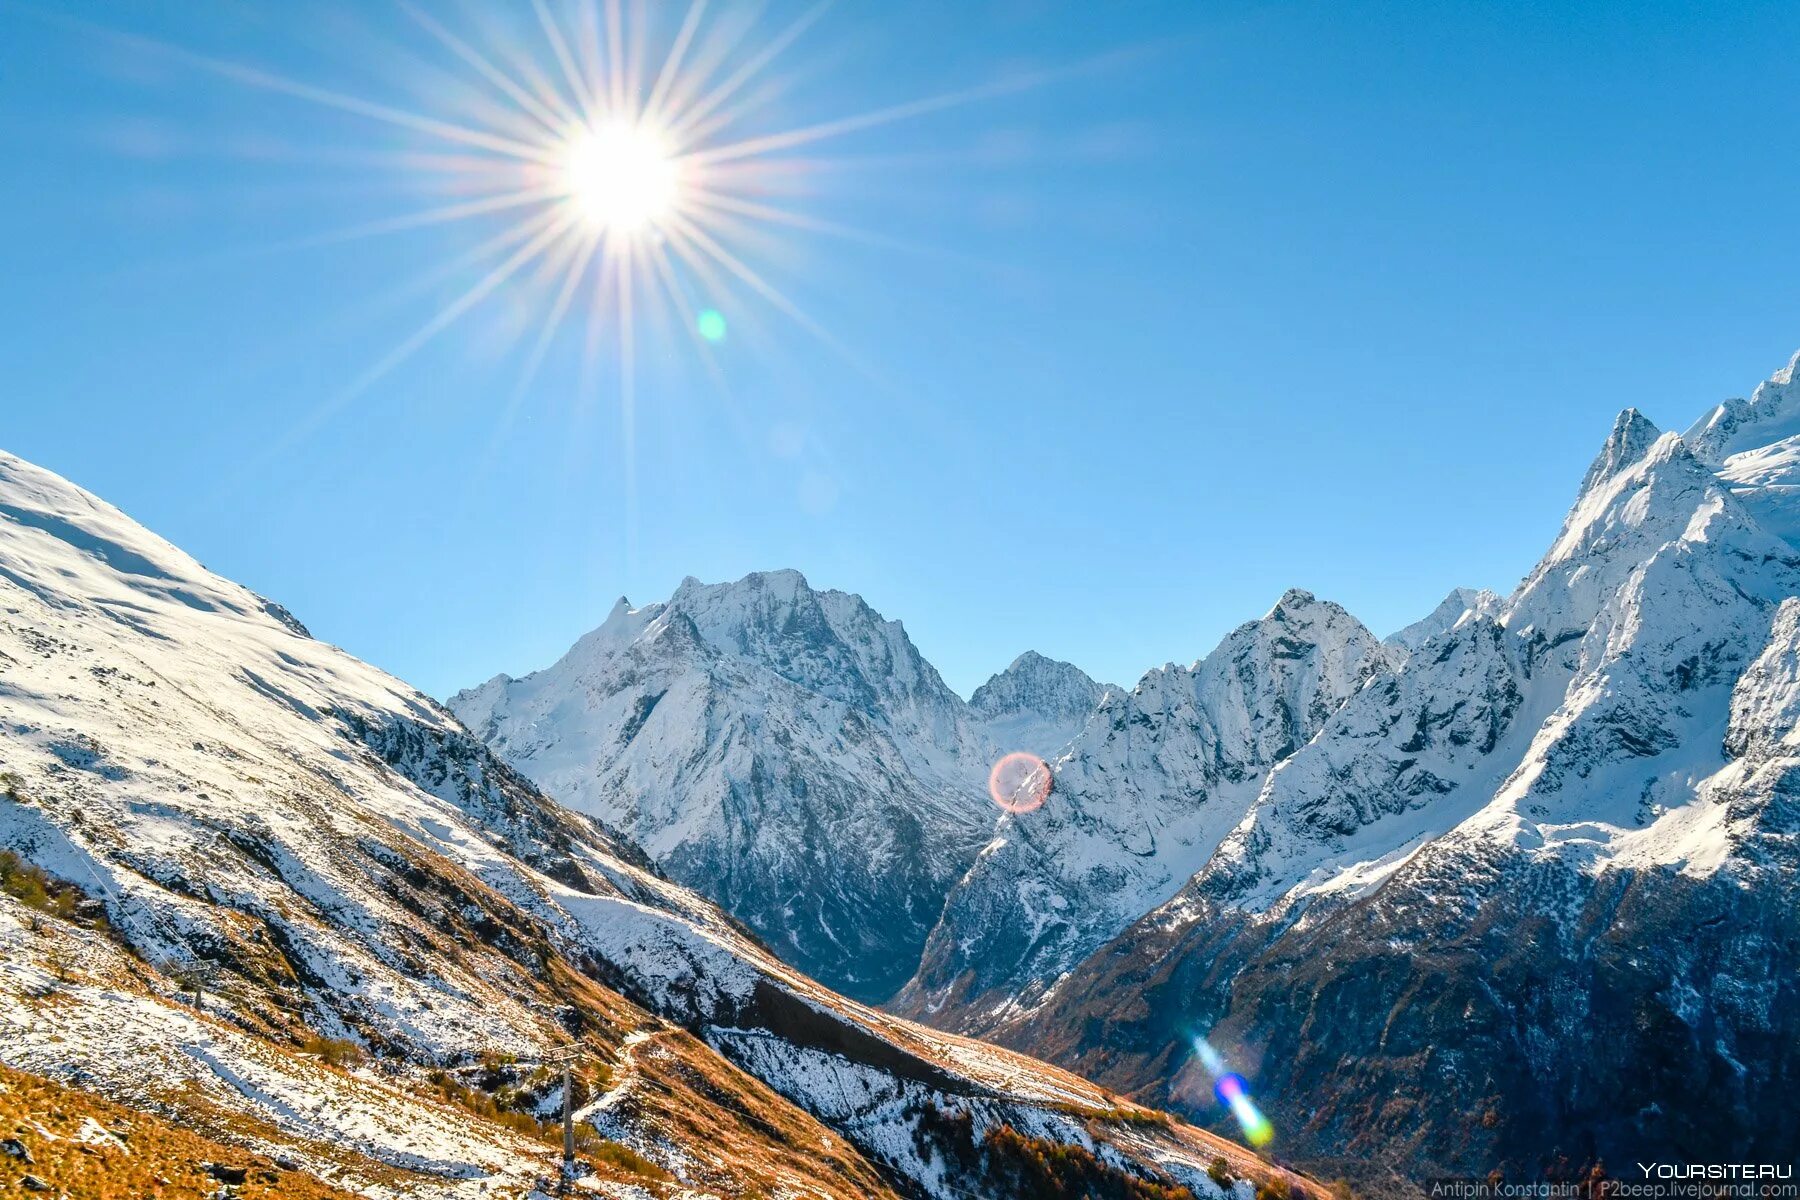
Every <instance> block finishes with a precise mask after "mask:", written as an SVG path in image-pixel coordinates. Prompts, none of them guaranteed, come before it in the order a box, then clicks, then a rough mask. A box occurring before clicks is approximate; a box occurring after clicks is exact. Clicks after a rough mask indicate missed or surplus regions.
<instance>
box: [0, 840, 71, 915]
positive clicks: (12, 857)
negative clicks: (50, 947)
mask: <svg viewBox="0 0 1800 1200" xmlns="http://www.w3.org/2000/svg"><path fill="white" fill-rule="evenodd" d="M0 892H5V893H6V894H7V895H9V896H11V897H12V898H13V899H15V900H17V901H19V903H21V904H23V905H25V906H26V907H27V908H33V909H36V910H37V911H38V912H42V913H49V914H50V915H51V916H53V917H60V918H62V919H63V920H65V921H67V920H72V919H73V918H74V917H75V915H76V913H77V912H79V911H80V909H81V902H82V901H83V900H84V899H86V896H84V895H83V894H82V892H81V889H80V888H77V887H73V886H71V885H69V884H65V883H61V882H59V881H58V880H57V879H56V878H54V877H53V876H52V875H50V873H49V872H47V871H45V870H43V869H42V868H40V867H36V866H34V865H32V864H31V863H28V862H26V861H25V860H24V859H22V858H20V857H19V856H18V855H17V854H16V853H14V852H13V851H11V850H0Z"/></svg>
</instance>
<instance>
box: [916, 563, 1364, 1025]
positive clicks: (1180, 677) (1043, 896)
mask: <svg viewBox="0 0 1800 1200" xmlns="http://www.w3.org/2000/svg"><path fill="white" fill-rule="evenodd" d="M1388 662H1389V658H1388V652H1387V651H1386V650H1385V649H1384V648H1383V647H1382V645H1381V644H1380V642H1379V641H1378V640H1377V639H1376V638H1375V636H1374V635H1373V634H1371V633H1370V632H1369V631H1368V630H1367V629H1365V628H1364V627H1363V626H1362V624H1361V623H1359V622H1358V621H1357V620H1356V619H1355V618H1354V617H1352V616H1350V614H1348V613H1347V612H1345V611H1344V610H1343V609H1342V608H1340V607H1339V606H1338V605H1336V604H1332V603H1330V602H1328V601H1320V600H1318V599H1316V598H1314V597H1313V596H1312V595H1311V594H1310V593H1307V592H1303V591H1299V590H1294V591H1290V592H1288V593H1287V594H1285V595H1284V596H1282V597H1281V599H1280V600H1279V601H1278V602H1277V603H1276V605H1275V607H1274V608H1272V609H1271V610H1270V611H1269V612H1268V613H1267V614H1266V615H1265V616H1263V617H1262V618H1261V619H1259V620H1256V621H1250V622H1247V623H1245V624H1244V625H1242V626H1240V627H1238V628H1237V629H1236V630H1234V631H1233V632H1232V633H1230V634H1229V635H1227V636H1226V638H1225V639H1224V640H1223V641H1222V642H1221V643H1220V644H1219V646H1218V648H1217V649H1215V650H1214V651H1213V652H1212V653H1211V654H1210V655H1208V656H1207V657H1206V658H1205V659H1202V660H1201V661H1199V662H1197V663H1195V664H1194V665H1192V666H1189V667H1178V666H1175V665H1172V664H1171V665H1169V666H1165V667H1162V668H1159V669H1157V670H1154V671H1151V672H1150V673H1149V674H1147V675H1145V676H1144V678H1143V679H1142V680H1141V681H1140V682H1139V683H1138V685H1137V687H1136V688H1135V689H1134V690H1133V691H1131V692H1129V693H1126V692H1113V693H1109V694H1108V695H1107V697H1106V699H1105V701H1104V703H1103V704H1102V706H1101V708H1100V711H1099V712H1098V713H1097V714H1095V716H1094V717H1093V718H1092V719H1090V720H1089V721H1088V723H1087V724H1086V726H1085V728H1084V729H1083V731H1082V733H1081V734H1080V736H1079V737H1078V738H1077V739H1076V741H1075V742H1074V743H1073V744H1072V745H1071V746H1070V747H1069V749H1068V751H1067V753H1066V754H1065V755H1064V756H1063V757H1062V758H1061V759H1060V760H1058V762H1057V763H1056V775H1055V785H1054V790H1053V791H1052V793H1051V796H1050V799H1049V801H1048V802H1047V803H1046V804H1045V805H1044V806H1043V807H1042V808H1041V809H1039V810H1038V811H1036V812H1032V813H1028V814H1024V815H1022V816H1019V817H1008V818H1007V819H1005V820H1003V821H1002V822H1001V823H1000V826H999V828H998V830H997V832H996V834H995V837H994V839H993V841H992V842H991V843H990V844H989V845H988V846H987V847H986V848H985V849H984V850H983V851H982V854H981V857H980V859H979V860H978V861H977V862H976V864H975V866H974V867H973V868H972V869H971V870H970V871H969V873H968V875H967V876H966V877H965V878H964V879H963V880H962V882H961V883H959V884H958V885H957V888H956V890H955V891H954V892H952V893H951V896H950V899H949V901H948V902H947V903H946V905H945V910H944V915H943V918H942V920H941V921H940V922H939V924H938V927H937V928H936V929H935V930H933V932H932V935H931V941H930V943H929V944H928V945H927V948H926V952H925V956H924V960H923V962H922V963H921V965H920V969H919V972H918V975H917V976H916V977H915V978H914V979H913V980H912V981H911V982H910V983H909V984H908V985H907V988H906V990H905V991H904V992H902V993H901V995H900V997H898V999H897V1000H896V1007H897V1008H899V1010H900V1011H903V1012H909V1013H914V1014H920V1015H934V1014H941V1016H939V1017H938V1019H942V1020H945V1021H946V1022H947V1023H948V1022H954V1024H955V1025H956V1027H958V1028H962V1029H966V1030H981V1029H986V1028H991V1027H993V1026H994V1025H996V1024H999V1023H1000V1022H1002V1021H1004V1020H1007V1019H1009V1018H1011V1017H1014V1016H1016V1014H1018V1013H1019V1012H1021V1011H1025V1010H1027V1009H1029V1007H1030V1005H1032V1004H1033V1003H1036V1002H1037V1001H1038V1000H1039V999H1040V998H1041V996H1042V994H1043V992H1044V989H1045V988H1047V987H1048V986H1050V985H1051V984H1053V983H1054V982H1055V980H1056V979H1057V978H1058V977H1059V976H1061V975H1062V973H1063V972H1064V971H1066V970H1067V969H1068V968H1069V967H1071V966H1073V965H1074V964H1075V963H1076V962H1077V961H1079V959H1080V958H1081V957H1083V956H1084V955H1086V954H1087V953H1088V952H1089V951H1091V950H1092V949H1094V947H1096V946H1098V945H1099V944H1100V943H1102V942H1104V941H1105V940H1106V939H1108V938H1110V937H1111V936H1112V935H1114V934H1115V933H1117V932H1118V931H1119V930H1121V929H1122V928H1124V927H1125V926H1126V925H1127V924H1129V923H1130V922H1131V921H1132V920H1133V919H1135V918H1136V917H1137V916H1138V915H1140V914H1141V913H1143V912H1145V911H1146V910H1148V909H1150V908H1152V907H1154V906H1155V905H1157V904H1159V903H1161V902H1162V901H1163V900H1166V899H1167V898H1168V897H1169V895H1170V894H1171V893H1172V892H1173V891H1174V890H1175V889H1176V888H1177V887H1179V886H1180V885H1181V884H1182V883H1183V881H1185V880H1186V879H1187V878H1188V876H1190V875H1191V874H1193V872H1194V871H1195V870H1197V869H1198V868H1199V867H1200V865H1201V864H1202V863H1204V862H1205V861H1206V859H1207V858H1208V856H1209V855H1211V853H1212V851H1213V848H1214V846H1216V845H1217V843H1218V841H1219V839H1220V838H1222V837H1223V836H1225V834H1226V833H1227V832H1228V831H1229V830H1230V829H1231V828H1232V826H1233V825H1235V824H1237V822H1238V819H1239V818H1240V817H1241V816H1242V815H1243V812H1244V808H1245V807H1246V806H1247V805H1248V804H1249V803H1250V801H1251V800H1252V799H1253V798H1254V797H1255V795H1256V790H1257V788H1258V787H1259V786H1260V785H1261V783H1262V780H1263V778H1264V776H1265V775H1266V774H1267V773H1268V771H1269V770H1270V769H1271V768H1272V767H1274V766H1275V765H1276V764H1277V763H1279V762H1281V761H1282V760H1283V759H1285V758H1286V757H1287V756H1288V755H1290V754H1292V753H1293V752H1294V751H1295V750H1297V749H1298V748H1299V747H1301V746H1303V745H1305V744H1306V742H1307V741H1308V740H1309V739H1310V738H1311V737H1312V735H1313V733H1314V732H1315V731H1317V730H1318V728H1319V727H1320V726H1321V725H1322V724H1324V722H1325V721H1326V720H1327V718H1329V717H1330V716H1331V714H1332V713H1334V712H1335V711H1337V709H1338V707H1339V706H1340V705H1342V704H1343V703H1344V701H1345V700H1346V699H1347V698H1349V697H1350V696H1352V695H1353V694H1355V693H1356V692H1357V690H1358V689H1359V688H1361V687H1362V686H1363V684H1364V683H1365V682H1366V681H1367V680H1368V679H1370V678H1371V677H1373V676H1374V675H1376V674H1378V673H1380V672H1382V671H1384V670H1386V669H1387V665H1388Z"/></svg>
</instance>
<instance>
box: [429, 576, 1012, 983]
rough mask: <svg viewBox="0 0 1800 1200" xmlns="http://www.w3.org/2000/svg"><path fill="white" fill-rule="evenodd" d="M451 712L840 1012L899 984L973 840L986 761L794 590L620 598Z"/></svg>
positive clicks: (845, 598) (460, 698)
mask: <svg viewBox="0 0 1800 1200" xmlns="http://www.w3.org/2000/svg"><path fill="white" fill-rule="evenodd" d="M449 704H450V708H451V709H452V711H454V712H456V713H457V714H458V715H459V716H460V717H462V719H463V720H464V722H465V723H466V724H467V725H468V726H469V727H470V728H471V729H473V730H475V731H476V733H478V734H479V735H480V736H481V737H482V739H483V740H484V741H486V742H487V743H488V745H489V746H490V747H491V748H492V749H493V750H494V751H496V752H497V753H498V754H500V756H501V757H503V758H504V759H505V760H506V761H507V762H508V763H510V764H511V765H512V766H514V767H515V768H517V769H518V770H519V771H521V772H523V773H524V774H525V775H526V776H528V777H529V778H531V779H532V780H533V781H534V782H536V783H537V784H538V786H540V787H541V788H543V789H544V790H545V791H546V792H548V793H549V794H550V795H553V796H555V797H556V798H557V799H559V800H560V801H562V802H564V803H566V804H568V805H570V806H572V807H574V808H576V809H578V810H580V811H582V812H587V813H591V814H593V815H594V816H596V817H600V818H602V819H603V820H605V821H607V822H608V823H609V824H611V825H614V826H616V827H617V828H619V829H620V830H622V831H623V832H624V833H625V834H626V835H627V836H629V837H630V838H632V839H633V840H635V841H636V842H637V843H638V844H640V845H641V846H642V847H643V848H644V850H645V851H646V852H647V853H649V854H650V856H651V857H652V858H653V859H654V860H655V861H656V862H657V864H658V865H659V866H660V867H661V868H662V869H663V870H664V871H666V872H667V873H668V874H669V875H670V876H671V877H673V878H675V879H676V880H679V881H681V882H684V883H687V884H688V885H690V886H692V887H694V888H697V889H698V890H700V891H701V892H703V893H704V894H706V895H707V896H709V897H711V898H712V899H713V900H715V901H717V902H718V903H719V904H720V905H722V906H723V907H724V908H725V909H726V910H727V911H728V912H730V913H731V914H732V915H734V916H735V917H737V918H738V919H739V920H741V921H743V922H744V923H745V924H747V925H748V926H749V927H750V928H751V929H753V930H755V931H756V933H757V934H758V935H760V936H761V937H762V938H763V939H764V940H765V941H767V942H768V943H769V944H770V945H772V946H774V947H776V948H777V950H778V952H779V953H780V954H781V955H782V956H783V957H784V958H786V959H787V960H788V961H790V962H792V963H794V964H795V965H796V966H799V967H801V968H802V969H804V970H806V971H807V972H809V973H811V974H814V975H816V976H817V977H818V978H820V979H821V980H824V981H825V982H827V983H829V984H831V985H832V986H834V987H838V988H840V989H842V990H844V991H845V992H847V993H848V994H851V995H855V996H858V997H861V998H863V999H869V1000H880V999H884V998H885V997H887V996H888V995H890V994H891V993H892V992H893V991H894V989H895V988H897V987H898V986H899V985H900V983H901V982H902V981H903V980H904V979H905V977H906V976H907V975H908V974H910V965H911V964H912V963H913V962H915V961H917V958H918V954H919V947H920V946H921V945H922V944H923V943H924V940H925V934H926V932H927V931H928V930H929V929H930V928H931V925H932V922H933V921H935V920H936V918H937V914H938V909H939V908H940V906H941V905H942V903H943V897H944V893H945V892H947V891H948V890H949V888H950V885H951V884H952V883H954V882H955V880H956V878H957V877H958V876H960V875H961V874H962V872H963V871H964V870H965V869H967V867H968V864H969V863H970V862H971V861H972V860H973V859H974V856H975V853H976V851H977V850H978V849H979V848H980V845H981V843H982V842H983V841H985V840H986V838H987V835H988V830H989V828H990V827H991V826H992V824H993V817H994V809H993V807H992V805H991V804H990V803H989V802H988V801H987V799H986V797H985V792H984V787H983V783H982V780H983V779H984V777H985V770H986V761H987V752H986V745H985V743H984V741H983V739H982V735H981V733H980V732H979V731H978V730H977V728H976V727H975V725H974V724H973V723H972V722H971V720H970V718H969V714H968V713H967V711H966V706H965V705H964V703H963V701H962V700H961V698H960V697H958V696H956V695H955V693H953V692H951V691H950V689H949V688H948V687H946V686H945V685H944V683H943V681H942V680H941V679H940V678H939V677H938V674H937V672H936V671H935V670H933V669H932V667H931V666H930V665H928V664H927V663H926V662H925V660H924V659H923V658H922V657H920V655H919V652H918V651H917V650H916V649H915V648H914V647H913V644H912V642H911V640H910V639H908V638H907V636H906V631H905V630H904V629H903V628H902V627H901V626H900V624H899V622H897V621H886V620H883V619H882V618H881V616H880V615H879V614H877V613H876V612H875V611H874V610H872V609H871V608H869V606H868V605H866V604H865V603H863V601H862V600H861V599H860V598H858V597H856V596H851V595H846V594H845V593H843V592H833V591H814V590H813V589H812V588H810V587H808V586H807V583H806V580H805V579H803V578H802V577H801V576H800V574H799V573H798V572H796V571H774V572H768V573H758V574H754V575H749V576H747V577H745V578H744V579H741V580H738V581H737V582H735V583H727V584H714V585H705V584H702V583H700V582H699V581H698V580H693V579H689V580H687V581H686V582H684V583H683V584H682V585H681V587H680V588H679V589H677V590H676V592H675V594H674V595H673V596H671V597H670V598H669V600H668V601H667V602H666V603H662V604H651V605H647V606H645V607H642V608H636V609H634V608H632V607H631V606H630V605H629V604H628V603H627V602H625V601H623V600H621V601H620V602H619V603H618V605H616V606H615V607H614V609H613V611H612V614H611V615H610V616H609V617H608V618H607V620H606V622H605V623H604V624H602V625H601V626H600V627H599V628H598V629H596V630H594V631H593V632H592V633H590V634H588V635H587V636H585V637H583V638H582V639H581V640H580V641H579V642H577V643H576V644H575V646H574V647H573V648H572V649H571V650H570V651H569V652H568V653H567V654H566V655H564V656H563V658H562V659H561V660H560V661H559V662H557V663H556V664H555V665H553V666H551V667H548V668H546V669H545V670H542V671H538V672H536V673H534V674H532V675H528V676H526V677H525V678H523V679H509V678H507V677H505V676H501V677H499V678H496V679H492V680H489V681H488V682H487V683H486V684H483V685H482V686H481V687H479V688H476V689H474V690H473V691H467V692H463V693H460V694H459V695H457V696H455V697H452V698H451V700H450V702H449Z"/></svg>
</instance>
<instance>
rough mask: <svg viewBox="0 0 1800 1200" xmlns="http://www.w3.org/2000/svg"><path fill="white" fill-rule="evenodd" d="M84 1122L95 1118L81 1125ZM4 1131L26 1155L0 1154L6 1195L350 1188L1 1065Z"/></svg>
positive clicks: (86, 1196) (77, 1198)
mask: <svg viewBox="0 0 1800 1200" xmlns="http://www.w3.org/2000/svg"><path fill="white" fill-rule="evenodd" d="M87 1121H92V1122H93V1123H94V1124H93V1126H91V1127H84V1122H87ZM84 1129H85V1132H84ZM45 1131H48V1132H49V1133H50V1134H53V1135H55V1137H54V1140H53V1139H52V1138H50V1137H46V1136H45ZM97 1131H98V1132H97ZM6 1139H16V1141H17V1143H18V1146H19V1147H20V1149H21V1150H22V1151H23V1153H24V1154H25V1155H27V1156H29V1157H28V1158H27V1157H19V1156H16V1155H15V1154H13V1153H10V1152H9V1153H4V1154H0V1195H5V1196H28V1195H34V1194H40V1195H45V1196H67V1197H68V1198H69V1200H139V1198H140V1197H145V1196H158V1197H162V1198H163V1200H200V1198H201V1197H211V1196H215V1195H217V1194H219V1192H220V1189H221V1185H222V1184H224V1183H226V1182H228V1181H240V1180H241V1182H233V1183H232V1193H231V1194H232V1195H234V1196H236V1197H238V1198H239V1200H258V1198H259V1197H271V1198H273V1197H280V1198H282V1200H349V1197H350V1195H351V1193H349V1192H344V1191H340V1190H338V1189H337V1188H334V1187H332V1186H330V1185H329V1184H326V1183H324V1182H322V1181H321V1180H319V1179H318V1178H316V1177H315V1176H312V1175H310V1174H307V1173H306V1172H305V1171H300V1170H294V1169H291V1166H292V1164H289V1167H283V1166H281V1165H279V1164H278V1163H277V1162H276V1161H275V1160H273V1159H271V1158H268V1157H266V1156H263V1155H260V1154H254V1153H252V1152H250V1151H248V1150H245V1149H242V1148H240V1147H236V1146H227V1145H224V1144H223V1143H220V1142H216V1141H213V1140H212V1139H210V1138H207V1137H203V1136H201V1135H200V1134H197V1133H195V1132H193V1131H192V1130H191V1129H188V1128H185V1127H183V1126H181V1125H177V1124H174V1123H172V1122H170V1121H167V1120H165V1119H163V1118H161V1117H158V1116H154V1115H152V1114H150V1113H145V1112H140V1111H137V1110H135V1109H129V1108H126V1107H124V1106H122V1105H119V1104H114V1103H112V1102H111V1101H108V1100H104V1099H102V1098H101V1097H99V1096H96V1095H94V1094H92V1093H90V1092H84V1091H80V1090H78V1089H76V1088H71V1087H65V1086H63V1085H62V1084H58V1083H53V1082H51V1081H50V1080H47V1079H44V1078H41V1077H39V1076H36V1075H28V1074H25V1073H24V1072H22V1071H15V1070H12V1069H10V1068H6V1067H0V1140H6ZM28 1175H30V1176H34V1177H35V1178H36V1179H37V1180H38V1181H40V1182H41V1183H42V1184H43V1185H45V1186H44V1189H43V1190H42V1191H41V1192H38V1191H36V1190H34V1189H32V1188H31V1187H30V1186H29V1185H27V1184H26V1183H25V1182H24V1180H25V1177H26V1176H28Z"/></svg>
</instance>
